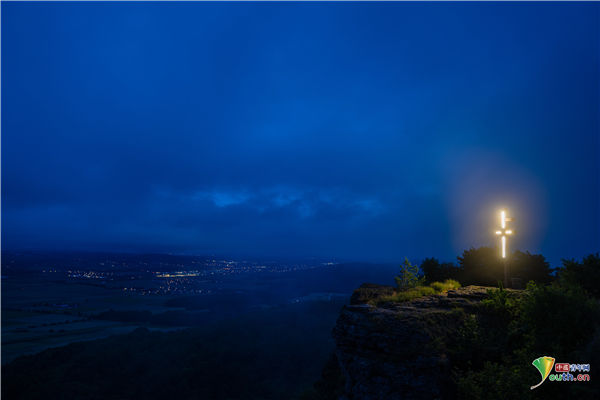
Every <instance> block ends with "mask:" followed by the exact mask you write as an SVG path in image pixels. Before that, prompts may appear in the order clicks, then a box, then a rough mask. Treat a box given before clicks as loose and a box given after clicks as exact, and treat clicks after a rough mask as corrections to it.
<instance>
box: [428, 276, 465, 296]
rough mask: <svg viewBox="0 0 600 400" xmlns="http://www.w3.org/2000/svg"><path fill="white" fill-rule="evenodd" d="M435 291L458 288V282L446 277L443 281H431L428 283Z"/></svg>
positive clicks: (440, 291)
mask: <svg viewBox="0 0 600 400" xmlns="http://www.w3.org/2000/svg"><path fill="white" fill-rule="evenodd" d="M430 286H431V287H432V288H433V289H434V290H435V291H436V292H437V293H442V292H447V291H448V290H453V289H458V288H459V287H460V283H458V281H455V280H454V279H446V280H445V281H444V282H433V283H432V284H431V285H430Z"/></svg>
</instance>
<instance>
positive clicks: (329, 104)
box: [2, 2, 600, 266]
mask: <svg viewBox="0 0 600 400" xmlns="http://www.w3.org/2000/svg"><path fill="white" fill-rule="evenodd" d="M599 21H600V4H598V3H595V4H594V3H578V4H559V3H546V4H539V3H537V4H536V3H494V4H482V3H461V4H449V3H394V4H391V3H374V4H363V3H303V4H298V3H287V4H285V3H284V4H275V3H255V4H249V3H219V4H216V3H187V2H186V3H177V4H164V3H127V4H123V3H121V4H119V3H105V4H100V3H79V4H73V3H62V4H51V3H43V4H32V3H2V249H3V250H11V249H13V250H15V249H36V250H48V249H53V250H93V251H127V252H173V253H186V254H222V255H231V256H256V257H262V256H269V257H271V256H276V257H309V256H317V257H337V258H339V259H340V260H357V261H360V260H369V261H394V262H400V261H402V259H403V257H404V256H409V257H411V258H414V259H419V258H422V257H426V256H436V257H438V258H440V259H443V260H452V259H454V258H455V257H456V255H458V254H459V253H460V252H461V251H462V250H463V249H465V248H469V247H471V246H479V245H487V244H493V243H494V241H495V240H496V239H495V237H494V235H493V232H494V230H495V228H496V223H497V222H498V221H497V218H496V215H495V212H496V210H498V209H499V207H501V206H504V207H507V209H508V211H509V214H510V215H512V216H514V217H515V222H514V224H513V226H512V227H513V228H514V230H515V233H516V235H515V238H514V239H515V240H514V241H513V242H511V247H512V249H513V250H514V249H517V248H518V249H520V250H529V251H531V252H542V253H543V254H544V255H546V257H547V258H548V259H549V260H550V261H552V263H553V266H556V265H557V263H558V262H559V261H560V259H561V258H562V257H577V258H580V257H581V256H584V255H586V254H588V253H590V252H596V251H599V250H600V193H599V192H600V189H599V188H600V156H599V154H600V143H599V136H600V134H599V128H600V127H599V114H600V102H599V91H600V82H599V70H600V64H599V52H600V50H599V49H600V30H599Z"/></svg>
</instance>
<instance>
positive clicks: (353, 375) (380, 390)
mask: <svg viewBox="0 0 600 400" xmlns="http://www.w3.org/2000/svg"><path fill="white" fill-rule="evenodd" d="M488 289H489V288H487V287H481V286H467V287H464V288H460V289H457V290H451V291H449V292H447V293H444V294H439V295H432V296H426V297H422V298H419V299H415V300H412V301H409V302H404V303H392V302H390V303H384V304H379V305H378V306H374V305H372V304H375V303H376V302H377V299H378V298H381V297H382V296H387V295H389V294H391V293H393V291H394V288H393V287H391V286H380V285H373V284H365V285H362V286H361V287H360V288H359V289H357V290H356V291H355V292H354V294H353V296H352V299H351V304H350V305H348V306H345V307H344V308H343V309H342V311H341V314H340V317H339V319H338V321H337V324H336V327H335V328H334V331H333V335H334V338H335V341H336V344H337V346H336V356H337V359H338V361H339V365H340V369H341V371H342V374H343V376H344V380H345V389H344V394H343V396H342V399H348V400H363V399H364V400H367V399H369V400H373V399H428V400H431V399H439V398H447V397H449V396H448V392H447V391H448V388H449V386H450V385H449V384H450V380H451V377H450V370H449V369H450V368H449V360H448V355H447V352H446V346H445V345H446V344H447V343H448V342H449V341H450V340H451V339H452V337H453V336H454V335H455V334H456V332H457V330H458V329H459V328H460V326H462V322H463V321H464V318H465V315H469V314H470V313H473V312H476V309H477V307H478V305H479V304H480V302H481V300H482V299H484V298H485V297H486V296H487V290H488Z"/></svg>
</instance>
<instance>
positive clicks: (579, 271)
mask: <svg viewBox="0 0 600 400" xmlns="http://www.w3.org/2000/svg"><path fill="white" fill-rule="evenodd" d="M563 266H564V268H563V269H562V270H561V271H559V279H560V281H561V283H564V284H576V285H579V286H581V287H582V288H583V289H584V290H585V291H586V292H588V293H589V294H591V295H592V296H594V297H596V298H600V255H599V254H598V253H596V254H590V255H589V256H587V257H585V258H584V259H583V260H582V262H578V261H575V260H563Z"/></svg>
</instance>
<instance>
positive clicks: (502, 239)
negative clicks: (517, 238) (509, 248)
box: [496, 210, 513, 258]
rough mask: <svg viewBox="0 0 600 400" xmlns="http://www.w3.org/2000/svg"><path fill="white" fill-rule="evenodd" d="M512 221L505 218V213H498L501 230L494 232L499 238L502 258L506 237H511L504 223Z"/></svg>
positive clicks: (504, 254) (510, 231)
mask: <svg viewBox="0 0 600 400" xmlns="http://www.w3.org/2000/svg"><path fill="white" fill-rule="evenodd" d="M510 221H512V218H508V217H507V216H506V211H504V210H502V211H500V227H501V228H502V230H499V231H496V235H499V236H500V244H501V248H502V253H501V254H502V258H506V237H507V236H509V235H512V233H513V232H512V230H510V229H506V223H507V222H510Z"/></svg>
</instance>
